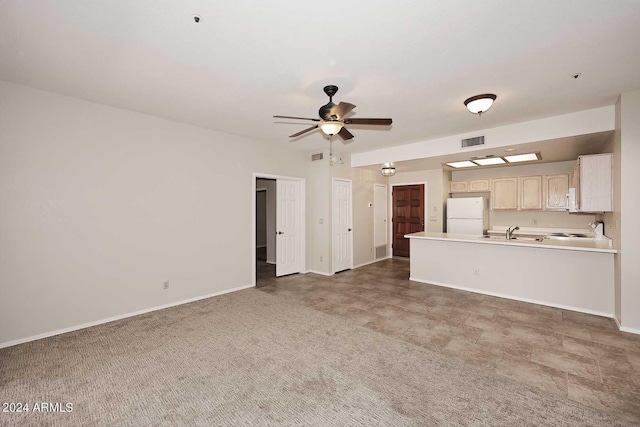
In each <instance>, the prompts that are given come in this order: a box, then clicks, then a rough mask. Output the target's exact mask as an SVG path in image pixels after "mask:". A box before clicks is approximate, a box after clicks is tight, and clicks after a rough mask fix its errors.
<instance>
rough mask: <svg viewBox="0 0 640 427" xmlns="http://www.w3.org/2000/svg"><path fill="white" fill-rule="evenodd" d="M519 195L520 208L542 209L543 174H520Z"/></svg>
mask: <svg viewBox="0 0 640 427" xmlns="http://www.w3.org/2000/svg"><path fill="white" fill-rule="evenodd" d="M518 195H519V197H518V209H520V210H536V209H542V176H540V175H536V176H519V177H518Z"/></svg>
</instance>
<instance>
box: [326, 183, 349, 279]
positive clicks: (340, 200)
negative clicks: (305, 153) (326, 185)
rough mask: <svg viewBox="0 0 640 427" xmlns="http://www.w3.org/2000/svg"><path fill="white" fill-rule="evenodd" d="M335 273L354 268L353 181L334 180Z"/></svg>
mask: <svg viewBox="0 0 640 427" xmlns="http://www.w3.org/2000/svg"><path fill="white" fill-rule="evenodd" d="M331 206H332V211H333V214H332V218H333V220H332V222H331V230H332V231H331V233H332V235H333V236H332V237H333V239H332V245H331V249H332V252H333V257H332V258H333V272H334V273H336V272H338V271H342V270H348V269H350V268H352V267H353V262H352V261H353V254H352V252H353V251H352V247H353V232H352V225H351V181H349V180H343V179H337V178H334V179H333V191H332V204H331Z"/></svg>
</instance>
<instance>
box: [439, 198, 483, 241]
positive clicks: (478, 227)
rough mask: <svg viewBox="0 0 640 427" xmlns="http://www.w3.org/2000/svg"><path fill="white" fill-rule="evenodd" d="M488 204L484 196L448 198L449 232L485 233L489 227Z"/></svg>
mask: <svg viewBox="0 0 640 427" xmlns="http://www.w3.org/2000/svg"><path fill="white" fill-rule="evenodd" d="M487 206H488V203H487V199H485V198H484V197H461V198H456V199H453V198H451V199H447V233H452V234H473V235H475V236H481V235H483V234H484V233H485V232H486V231H487V229H488V228H489V212H488V209H487Z"/></svg>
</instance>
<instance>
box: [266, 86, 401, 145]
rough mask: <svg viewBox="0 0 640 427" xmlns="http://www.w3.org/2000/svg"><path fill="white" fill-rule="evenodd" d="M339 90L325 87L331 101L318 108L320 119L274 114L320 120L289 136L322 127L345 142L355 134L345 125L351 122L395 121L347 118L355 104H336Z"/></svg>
mask: <svg viewBox="0 0 640 427" xmlns="http://www.w3.org/2000/svg"><path fill="white" fill-rule="evenodd" d="M336 92H338V86H335V85H328V86H325V87H324V93H325V94H326V95H327V96H328V97H329V102H328V103H327V104H325V105H323V106H322V107H320V109H319V110H318V115H319V116H320V118H319V119H312V118H307V117H295V116H273V117H274V118H280V119H294V120H311V121H312V122H318V124H316V125H314V126H311V127H308V128H307V129H304V130H301V131H300V132H296V133H294V134H293V135H289V138H296V137H298V136H302V135H304V134H306V133H308V132H311V131H313V130H315V129H318V128H320V130H321V131H322V132H323V133H324V134H325V135H329V137H331V136H333V135H338V136H340V138H342V141H343V142H344V143H345V144H348V143H349V142H351V139H353V134H352V133H351V132H349V131H348V130H347V129H346V128H345V127H344V126H345V125H349V124H354V125H368V126H389V125H391V123H393V120H391V119H363V118H345V116H346V114H348V113H349V112H351V110H353V109H354V108H356V106H355V105H353V104H351V103H349V102H340V103H339V104H334V102H333V95H335V94H336Z"/></svg>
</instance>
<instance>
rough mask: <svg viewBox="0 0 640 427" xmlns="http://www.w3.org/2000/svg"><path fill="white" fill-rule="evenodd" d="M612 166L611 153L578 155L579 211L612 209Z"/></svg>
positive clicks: (605, 210) (608, 210) (606, 210)
mask: <svg viewBox="0 0 640 427" xmlns="http://www.w3.org/2000/svg"><path fill="white" fill-rule="evenodd" d="M612 166H613V156H612V155H611V154H593V155H589V156H580V177H579V179H580V186H579V188H580V193H579V200H580V207H579V208H580V211H582V212H611V211H612V210H613V171H612Z"/></svg>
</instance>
